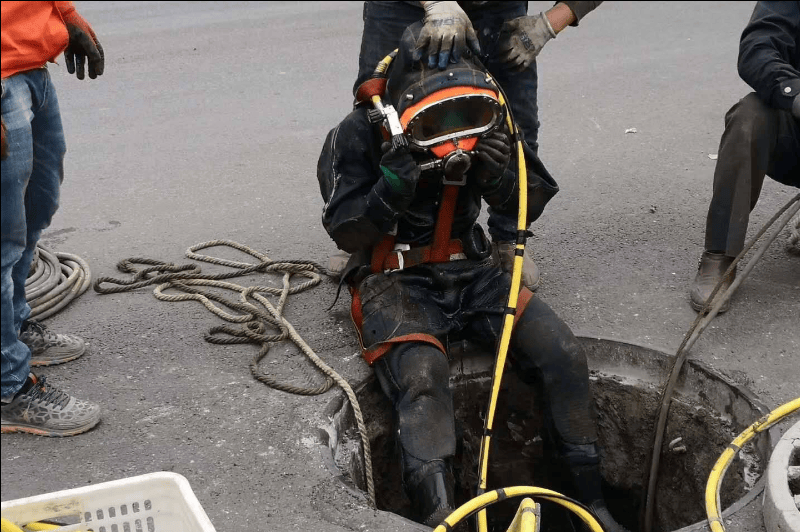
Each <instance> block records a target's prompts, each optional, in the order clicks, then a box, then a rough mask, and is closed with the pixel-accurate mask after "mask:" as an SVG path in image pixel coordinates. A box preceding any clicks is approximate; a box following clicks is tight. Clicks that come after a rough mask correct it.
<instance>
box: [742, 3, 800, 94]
mask: <svg viewBox="0 0 800 532" xmlns="http://www.w3.org/2000/svg"><path fill="white" fill-rule="evenodd" d="M798 40H800V2H797V1H795V2H757V3H756V7H755V9H753V15H752V17H750V22H749V23H748V24H747V27H745V29H744V32H742V38H741V40H740V42H739V65H738V66H739V76H741V78H742V79H743V80H744V82H745V83H747V84H748V85H750V86H751V87H752V88H753V90H755V91H756V93H757V94H758V96H759V97H760V98H761V99H762V100H763V101H764V102H766V103H767V104H768V105H770V106H772V107H775V108H777V109H785V110H791V108H792V101H793V100H794V97H795V96H797V94H800V50H798V46H800V43H798Z"/></svg>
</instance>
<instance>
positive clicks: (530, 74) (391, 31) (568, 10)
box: [353, 0, 602, 290]
mask: <svg viewBox="0 0 800 532" xmlns="http://www.w3.org/2000/svg"><path fill="white" fill-rule="evenodd" d="M601 3H602V2H585V1H571V0H570V1H564V2H557V3H556V4H555V6H554V7H552V8H551V9H550V10H548V11H547V12H546V13H539V14H537V15H532V16H528V2H479V1H466V2H364V33H363V35H362V38H361V53H360V55H359V58H358V77H357V78H356V83H355V86H354V87H353V92H354V94H356V100H357V101H358V96H357V95H358V89H359V87H360V86H361V84H362V83H364V82H365V81H367V80H368V79H369V77H370V75H371V74H372V72H373V70H374V69H375V65H377V64H378V62H379V61H380V60H381V59H383V58H384V57H385V56H386V55H387V54H388V53H389V52H391V51H392V50H394V49H395V48H396V47H397V43H398V42H399V41H400V37H401V36H402V35H403V31H404V30H405V29H406V27H407V26H409V25H410V24H413V23H414V22H417V21H420V20H422V22H423V29H422V32H421V33H420V36H419V42H417V43H416V46H415V56H414V57H415V58H416V59H418V60H419V59H422V60H425V61H427V63H428V66H429V67H431V68H433V67H436V66H438V68H439V69H444V68H445V67H446V66H447V65H448V64H449V63H451V62H455V61H458V59H459V58H460V57H461V56H462V55H463V54H469V53H474V54H477V55H478V56H479V57H480V59H481V61H482V62H483V64H484V65H485V67H486V69H487V71H488V72H489V73H490V74H491V75H492V76H494V78H495V79H496V80H497V81H498V83H499V84H500V86H501V87H502V88H503V90H504V91H505V92H506V94H507V96H508V99H509V101H510V105H511V111H512V113H513V114H514V118H515V120H516V121H517V123H518V124H519V126H520V129H521V130H522V133H523V135H524V142H525V145H526V146H527V149H526V159H528V165H530V166H533V167H536V166H543V165H542V163H541V161H539V155H538V151H539V143H538V137H539V118H538V112H539V109H538V104H537V98H536V92H537V86H538V76H537V72H536V56H537V55H538V54H539V52H540V51H541V50H542V48H543V47H544V46H545V44H547V42H549V41H550V40H551V39H553V38H555V37H556V35H557V34H559V33H561V31H563V30H564V29H565V28H566V27H567V26H577V25H578V22H579V21H580V20H581V19H582V18H583V17H584V16H586V14H588V13H589V12H591V11H592V10H594V9H595V8H596V7H597V6H598V5H600V4H601ZM509 172H516V170H515V169H513V168H512V169H509ZM550 186H551V185H548V184H544V183H542V184H540V187H541V188H542V193H543V194H542V195H543V196H548V197H549V195H550V194H551V193H555V192H557V191H558V187H555V188H553V189H550V188H549V187H550ZM552 186H554V185H552ZM537 199H538V198H536V197H533V198H531V201H532V202H536V201H537ZM538 207H539V208H540V209H542V208H544V204H543V203H539V204H538ZM488 225H489V234H490V235H491V237H492V241H493V242H494V244H495V246H496V248H497V249H498V251H499V255H500V257H501V261H502V262H501V263H502V266H503V269H504V270H505V271H507V272H510V271H511V268H512V266H513V263H514V243H515V241H516V235H517V220H516V218H515V217H514V216H506V215H503V214H501V213H499V212H497V211H496V210H495V209H492V208H490V209H489V221H488ZM522 282H523V284H524V285H525V286H527V287H528V288H529V289H530V290H536V288H538V286H539V282H540V276H539V268H538V267H537V265H536V263H535V262H534V261H533V260H532V258H531V257H530V255H528V254H526V255H525V261H524V265H523V273H522Z"/></svg>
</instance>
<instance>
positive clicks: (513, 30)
mask: <svg viewBox="0 0 800 532" xmlns="http://www.w3.org/2000/svg"><path fill="white" fill-rule="evenodd" d="M500 35H501V37H500V61H502V62H503V63H504V64H505V66H506V67H507V68H509V69H510V70H513V71H515V72H522V71H523V70H525V69H526V68H528V67H529V66H531V65H532V64H533V63H534V62H535V61H536V56H537V55H539V52H540V51H541V50H542V48H544V45H545V44H547V41H549V40H550V39H554V38H555V36H556V32H555V30H553V26H551V25H550V21H549V20H547V16H546V15H545V14H544V13H539V14H538V15H533V16H530V17H519V18H515V19H514V20H508V21H506V22H505V23H503V28H502V30H501V33H500Z"/></svg>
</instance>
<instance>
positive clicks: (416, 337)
mask: <svg viewBox="0 0 800 532" xmlns="http://www.w3.org/2000/svg"><path fill="white" fill-rule="evenodd" d="M350 294H351V295H352V296H353V300H352V302H351V303H350V318H351V319H352V320H353V325H355V326H356V333H358V343H359V344H360V345H361V355H362V356H363V357H364V360H365V361H366V362H367V364H369V365H370V366H371V365H372V364H373V363H374V362H375V361H376V360H378V359H379V358H380V357H382V356H383V355H385V354H386V353H387V352H388V351H389V349H391V348H392V346H393V345H394V344H399V343H402V342H421V343H424V344H430V345H433V346H434V347H436V348H437V349H439V350H440V351H441V352H442V353H444V354H445V356H447V351H445V348H444V346H443V345H442V343H441V342H440V341H439V340H437V339H436V337H435V336H432V335H430V334H425V333H413V334H404V335H402V336H397V337H395V338H391V339H389V340H386V341H385V342H381V343H379V344H378V345H377V346H376V347H373V348H372V349H366V348H365V347H364V341H363V340H362V337H361V327H362V326H363V323H364V315H363V312H362V309H361V296H360V295H359V293H358V290H356V289H355V288H351V289H350Z"/></svg>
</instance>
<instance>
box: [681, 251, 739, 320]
mask: <svg viewBox="0 0 800 532" xmlns="http://www.w3.org/2000/svg"><path fill="white" fill-rule="evenodd" d="M733 260H734V257H728V256H726V255H725V254H724V253H715V252H712V251H704V252H703V256H702V257H701V258H700V265H699V266H698V268H697V276H696V277H695V278H694V283H693V284H692V290H691V292H689V297H690V303H691V305H692V308H693V309H694V310H696V311H697V312H702V310H703V308H704V307H705V305H706V300H708V296H710V295H711V292H712V291H713V290H714V287H715V286H717V283H718V282H719V281H720V280H721V279H722V276H723V275H725V271H726V270H727V269H728V267H729V266H730V265H731V263H732V262H733ZM734 279H736V270H734V271H733V273H732V274H731V275H730V276H729V278H727V279H725V282H724V283H723V284H722V286H721V287H720V289H719V290H718V291H717V295H716V296H715V297H714V303H716V302H717V301H719V298H720V297H721V296H722V294H723V293H724V292H725V291H726V290H727V289H728V287H730V285H731V283H733V280H734ZM712 306H713V304H712V305H709V310H710V309H711V307H712ZM729 307H730V299H728V300H727V301H726V302H725V304H724V305H722V307H721V308H720V309H719V312H718V313H719V314H722V313H723V312H726V311H727V310H728V308H729Z"/></svg>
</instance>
